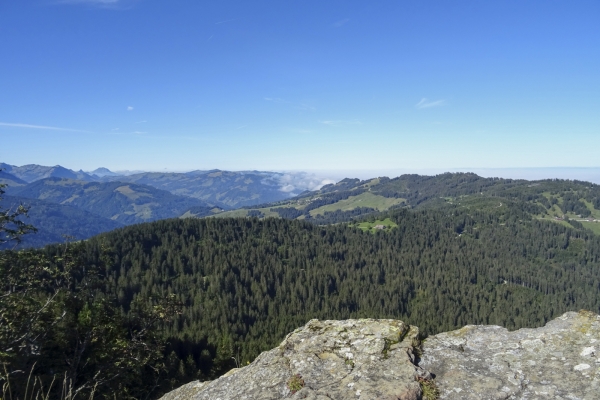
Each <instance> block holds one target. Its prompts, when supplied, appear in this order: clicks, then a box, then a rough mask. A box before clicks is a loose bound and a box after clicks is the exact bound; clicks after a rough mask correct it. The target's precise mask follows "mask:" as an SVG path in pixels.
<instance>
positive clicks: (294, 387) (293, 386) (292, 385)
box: [287, 374, 304, 394]
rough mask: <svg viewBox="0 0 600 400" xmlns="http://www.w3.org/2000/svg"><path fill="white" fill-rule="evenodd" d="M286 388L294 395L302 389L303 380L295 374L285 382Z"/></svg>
mask: <svg viewBox="0 0 600 400" xmlns="http://www.w3.org/2000/svg"><path fill="white" fill-rule="evenodd" d="M287 387H288V389H290V391H291V392H292V394H294V393H296V392H297V391H298V390H300V389H302V388H303V387H304V379H302V375H300V374H295V375H292V376H291V377H290V379H288V381H287Z"/></svg>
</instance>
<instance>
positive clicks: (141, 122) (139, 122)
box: [136, 120, 148, 124]
mask: <svg viewBox="0 0 600 400" xmlns="http://www.w3.org/2000/svg"><path fill="white" fill-rule="evenodd" d="M146 122H148V121H146V120H143V121H138V122H136V124H145V123H146Z"/></svg>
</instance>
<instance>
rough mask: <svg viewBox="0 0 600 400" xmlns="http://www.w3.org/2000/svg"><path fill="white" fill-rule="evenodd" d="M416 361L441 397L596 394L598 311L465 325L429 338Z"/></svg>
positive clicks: (599, 393)
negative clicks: (542, 320)
mask: <svg viewBox="0 0 600 400" xmlns="http://www.w3.org/2000/svg"><path fill="white" fill-rule="evenodd" d="M419 365H420V366H421V367H422V368H425V369H427V370H429V371H431V372H432V373H433V374H435V382H436V385H437V387H438V389H439V391H440V397H439V398H440V399H461V400H462V399H465V400H466V399H478V400H479V399H481V400H485V399H570V400H575V399H600V316H599V315H596V314H594V313H590V312H586V311H582V312H579V313H576V312H568V313H565V314H563V315H562V316H561V317H559V318H557V319H555V320H553V321H550V322H548V323H547V324H546V326H544V327H542V328H537V329H520V330H518V331H514V332H509V331H507V330H506V329H505V328H502V327H499V326H474V325H469V326H465V327H464V328H462V329H459V330H456V331H452V332H447V333H441V334H438V335H435V336H432V337H430V338H428V339H427V340H426V341H425V342H424V344H423V355H422V359H421V360H420V362H419Z"/></svg>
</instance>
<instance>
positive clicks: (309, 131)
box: [291, 129, 313, 134]
mask: <svg viewBox="0 0 600 400" xmlns="http://www.w3.org/2000/svg"><path fill="white" fill-rule="evenodd" d="M291 131H292V132H294V133H301V134H307V133H312V132H313V131H312V130H310V129H292V130H291Z"/></svg>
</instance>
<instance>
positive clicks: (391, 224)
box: [356, 218, 398, 232]
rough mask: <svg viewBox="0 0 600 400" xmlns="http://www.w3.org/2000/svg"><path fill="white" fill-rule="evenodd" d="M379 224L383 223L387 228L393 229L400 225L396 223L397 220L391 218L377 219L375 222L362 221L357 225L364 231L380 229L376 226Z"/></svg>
mask: <svg viewBox="0 0 600 400" xmlns="http://www.w3.org/2000/svg"><path fill="white" fill-rule="evenodd" d="M377 225H383V226H385V227H386V230H387V229H392V228H395V227H397V226H398V224H396V223H395V222H393V221H392V220H390V219H389V218H386V219H383V220H382V219H377V220H375V221H374V222H361V223H359V224H356V227H357V228H359V229H362V230H363V231H370V232H376V231H378V229H375V226H377Z"/></svg>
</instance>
